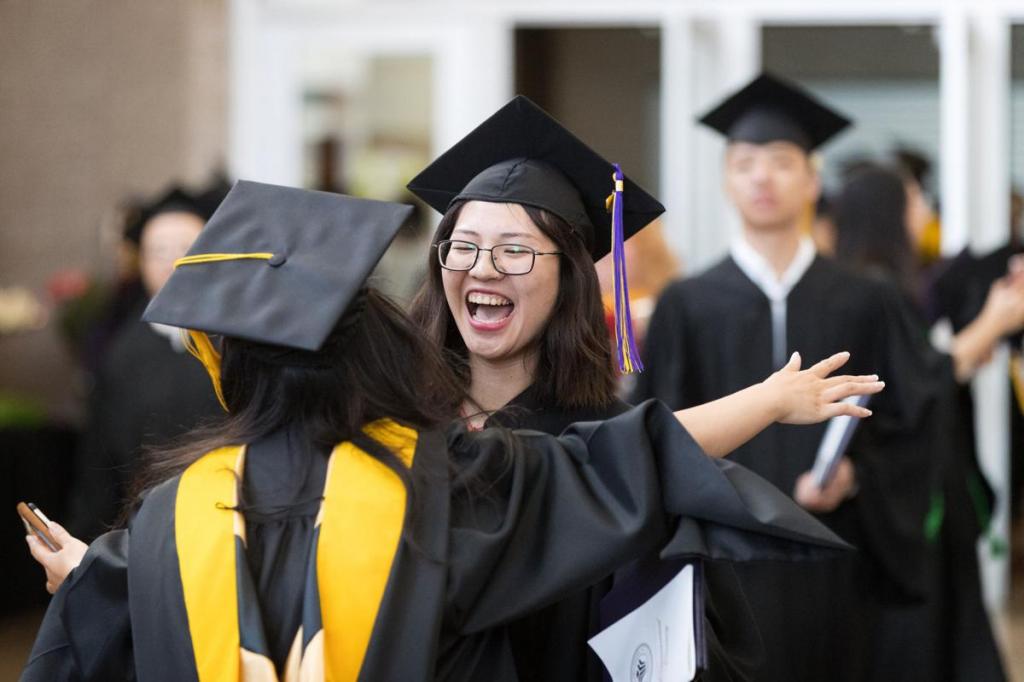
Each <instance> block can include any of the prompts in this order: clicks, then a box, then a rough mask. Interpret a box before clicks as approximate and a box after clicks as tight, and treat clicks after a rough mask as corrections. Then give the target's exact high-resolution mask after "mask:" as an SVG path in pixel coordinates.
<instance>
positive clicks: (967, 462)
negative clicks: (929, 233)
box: [833, 163, 1024, 680]
mask: <svg viewBox="0 0 1024 682" xmlns="http://www.w3.org/2000/svg"><path fill="white" fill-rule="evenodd" d="M919 197H920V188H919V186H916V184H915V183H913V182H911V181H908V179H907V178H906V177H905V176H901V175H900V174H899V173H897V172H896V171H893V170H890V169H888V168H885V167H883V166H880V165H872V164H869V163H862V164H859V165H858V166H856V167H855V168H854V169H853V170H851V171H850V172H849V174H848V176H847V177H846V178H845V179H844V182H843V186H842V188H841V190H840V192H839V195H838V197H837V198H836V201H835V204H834V208H833V218H834V221H835V228H836V237H837V239H836V242H835V257H836V258H837V260H839V261H840V262H841V263H843V264H845V265H847V266H849V267H851V268H853V269H854V270H856V271H858V272H860V273H862V274H864V275H866V276H868V277H871V278H875V279H878V280H881V281H882V282H885V283H886V284H887V285H889V286H890V287H892V289H893V291H894V296H893V302H894V303H895V305H894V306H892V307H893V309H892V310H890V311H889V315H890V316H891V317H892V318H893V319H894V320H896V321H895V322H894V323H893V324H892V325H891V327H892V328H893V329H896V330H899V332H900V341H899V342H900V343H901V344H902V346H903V347H904V348H905V349H906V351H907V352H908V353H909V354H911V355H912V356H917V358H916V359H917V360H919V362H912V363H906V365H907V366H905V367H904V371H905V372H911V371H913V370H914V368H917V369H918V371H917V372H915V376H914V377H913V385H912V390H913V392H914V393H915V394H916V395H917V398H916V401H917V404H918V405H920V410H921V411H920V413H919V415H918V417H917V424H918V426H917V427H916V429H917V434H916V436H915V437H914V438H913V439H912V440H911V441H909V442H908V443H907V447H908V448H915V449H922V450H923V451H925V452H928V453H929V458H930V460H931V462H932V474H931V475H932V481H931V484H930V487H931V496H930V497H931V507H930V509H929V512H928V516H927V517H926V520H925V524H924V528H922V532H923V533H924V534H925V537H926V540H927V542H928V547H929V551H930V554H929V556H928V561H927V566H926V571H925V576H926V581H927V591H926V600H925V602H924V603H923V604H919V605H913V606H893V605H888V606H887V607H886V608H885V609H883V611H882V613H881V617H880V618H881V620H880V624H879V627H878V629H877V631H876V639H875V641H876V647H877V652H876V656H877V660H876V668H875V670H874V671H873V674H872V677H873V678H874V679H911V678H915V677H920V678H921V679H928V680H947V679H948V680H1002V679H1005V674H1004V673H1003V670H1002V663H1001V661H1000V655H999V651H998V648H997V646H996V644H995V640H994V638H993V635H992V628H991V625H990V623H989V618H988V614H987V612H986V610H985V606H984V603H983V600H982V594H981V582H980V574H979V570H978V562H977V556H976V555H975V545H976V543H977V542H978V539H979V538H980V537H982V536H983V535H986V534H987V533H988V532H989V520H990V519H991V514H992V503H993V495H992V491H991V488H990V487H989V486H988V484H987V482H986V481H985V477H984V475H983V474H982V473H981V469H980V467H979V465H978V461H977V452H976V449H975V439H974V437H973V433H974V423H973V418H972V416H973V412H972V411H971V410H970V405H969V404H968V405H964V404H963V399H964V397H965V395H966V397H967V400H968V401H969V393H967V392H965V391H963V390H961V389H960V388H959V386H958V385H961V386H962V385H964V384H966V383H967V382H968V381H969V380H970V378H971V377H972V376H973V375H974V374H975V373H976V372H977V370H978V368H980V367H981V366H982V365H983V364H984V363H986V362H988V361H989V359H991V357H992V354H993V350H994V348H995V347H996V345H997V344H998V343H999V342H1000V341H1001V340H1002V338H1003V337H1004V336H1006V335H1008V334H1011V333H1016V332H1017V331H1019V330H1020V328H1021V327H1022V326H1024V277H1022V276H1015V275H1012V274H1010V275H1006V276H1005V277H1003V278H1001V279H1000V280H998V281H997V282H995V283H994V284H992V286H991V287H990V291H989V293H988V296H987V297H986V300H985V304H984V306H983V308H982V310H981V311H980V312H979V314H978V315H977V316H976V317H975V318H974V319H972V320H971V321H970V322H969V323H968V324H967V325H966V326H965V328H963V329H961V330H959V331H958V333H957V335H956V336H954V337H953V339H952V341H951V343H950V345H949V354H948V355H944V354H942V353H939V352H938V351H936V350H935V349H934V348H933V347H932V346H931V343H930V342H929V339H928V329H929V323H928V320H927V317H926V316H925V314H924V310H923V308H922V306H921V292H920V288H919V286H918V277H917V271H918V270H919V269H920V268H921V265H920V260H919V259H918V258H915V255H916V254H920V253H921V249H920V247H919V244H920V241H921V240H922V239H923V238H924V236H925V234H926V232H925V231H924V230H921V229H919V227H920V223H918V224H916V225H915V224H914V222H913V219H914V216H915V210H914V208H913V203H914V202H915V201H918V200H919Z"/></svg>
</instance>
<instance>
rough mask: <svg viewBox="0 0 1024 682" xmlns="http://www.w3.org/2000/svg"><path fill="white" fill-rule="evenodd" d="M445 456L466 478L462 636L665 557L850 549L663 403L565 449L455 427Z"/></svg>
mask: <svg viewBox="0 0 1024 682" xmlns="http://www.w3.org/2000/svg"><path fill="white" fill-rule="evenodd" d="M449 449H450V451H451V453H452V456H453V458H454V466H455V470H456V472H457V474H456V476H455V480H454V482H453V488H452V490H453V492H452V508H451V517H452V518H451V529H450V533H451V538H450V565H449V585H448V596H447V601H448V611H449V618H450V619H451V622H452V623H454V624H455V627H456V628H457V629H458V630H459V631H461V632H462V633H464V634H469V633H473V632H478V631H481V630H484V629H486V628H490V627H494V626H497V625H500V624H502V623H504V622H507V621H508V620H510V619H513V618H516V617H518V616H521V615H523V614H525V613H528V612H530V611H533V610H536V609H538V608H540V607H543V606H545V605H546V604H548V603H551V602H552V601H554V600H556V599H558V598H559V597H561V596H562V595H564V594H565V593H566V592H570V591H572V590H575V589H580V588H582V587H585V586H587V585H590V584H592V583H594V582H596V581H597V580H599V579H601V578H602V577H604V576H606V575H609V574H610V573H611V572H612V571H614V570H616V569H617V568H620V567H622V566H624V565H625V564H627V563H628V562H630V561H632V560H634V559H638V558H640V557H642V556H643V555H645V554H646V553H648V552H651V551H654V550H657V549H661V556H662V557H663V558H702V559H726V560H730V561H737V560H739V561H742V560H752V559H794V558H808V557H814V556H821V555H824V554H830V553H832V552H834V551H835V550H841V549H846V548H848V545H846V543H844V542H843V541H842V540H841V539H839V537H838V536H836V535H835V534H833V533H832V532H831V531H830V530H828V529H827V528H825V526H823V525H822V524H820V523H819V522H818V521H816V520H815V519H814V518H813V517H811V516H810V515H809V514H807V513H806V512H804V511H803V510H801V509H800V508H799V507H798V506H797V505H796V504H795V503H794V502H793V501H792V500H790V499H789V498H788V497H787V496H786V495H784V494H783V493H781V492H780V491H779V490H778V489H776V488H775V487H774V486H772V485H770V484H769V483H767V482H766V481H764V479H762V478H760V477H759V476H757V475H756V474H753V473H752V472H750V471H749V470H747V469H744V468H743V467H741V466H739V465H737V464H734V463H732V462H728V461H724V460H717V459H712V458H710V457H708V456H707V455H706V454H704V452H703V451H702V450H701V449H700V446H699V445H698V444H697V443H696V441H694V440H693V438H692V437H691V436H690V434H689V433H688V432H687V431H686V430H685V429H684V428H683V427H682V425H681V424H680V423H679V421H678V420H677V419H676V417H675V415H673V414H672V412H670V411H669V410H668V409H667V408H666V407H665V406H664V405H663V404H661V403H659V402H656V401H649V402H647V403H645V404H643V405H640V406H638V407H636V408H634V409H632V410H630V411H628V412H626V413H624V414H622V415H620V416H618V417H615V418H613V419H610V420H608V421H604V422H585V423H581V424H575V425H573V426H571V427H570V428H569V429H567V430H566V432H565V433H564V434H563V435H562V436H559V437H554V436H549V435H545V434H540V433H536V432H512V433H510V432H507V431H502V430H498V429H489V430H487V431H484V432H480V433H467V432H466V431H465V430H464V429H462V428H460V427H453V429H452V430H451V431H450V432H449Z"/></svg>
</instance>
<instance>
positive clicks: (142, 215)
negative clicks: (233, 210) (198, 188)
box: [124, 185, 215, 244]
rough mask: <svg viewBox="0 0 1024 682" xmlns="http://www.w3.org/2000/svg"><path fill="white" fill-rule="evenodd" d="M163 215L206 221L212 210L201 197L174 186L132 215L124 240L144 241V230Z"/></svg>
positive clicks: (126, 227)
mask: <svg viewBox="0 0 1024 682" xmlns="http://www.w3.org/2000/svg"><path fill="white" fill-rule="evenodd" d="M213 208H215V207H213ZM162 213H191V214H192V215H195V216H198V217H199V218H201V219H202V220H203V221H205V220H206V219H207V218H209V217H210V214H211V213H212V209H209V208H207V207H205V206H204V205H203V203H202V201H201V200H200V198H199V197H197V196H195V195H194V194H192V193H190V192H188V191H187V190H185V189H184V188H182V187H180V186H178V185H174V186H171V187H168V188H167V189H166V190H165V191H164V192H163V193H162V194H160V195H159V196H158V197H157V198H156V199H154V200H152V201H150V202H148V203H145V204H142V206H141V207H139V209H138V210H137V211H135V212H133V213H132V215H131V218H130V220H129V221H128V223H127V225H126V226H125V230H124V238H125V239H127V240H129V241H132V242H135V243H136V244H138V243H139V241H141V239H142V228H144V227H145V226H146V223H148V222H149V221H150V220H152V219H153V218H155V217H157V216H158V215H160V214H162Z"/></svg>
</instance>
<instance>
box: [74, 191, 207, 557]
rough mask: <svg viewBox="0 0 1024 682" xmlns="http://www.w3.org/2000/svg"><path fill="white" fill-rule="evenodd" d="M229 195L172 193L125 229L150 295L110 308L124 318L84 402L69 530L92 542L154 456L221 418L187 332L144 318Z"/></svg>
mask: <svg viewBox="0 0 1024 682" xmlns="http://www.w3.org/2000/svg"><path fill="white" fill-rule="evenodd" d="M222 190H223V187H222V186H221V184H220V183H218V184H217V186H216V187H214V188H212V189H210V190H208V192H207V193H204V194H203V195H192V194H190V193H188V192H187V191H185V190H183V189H181V188H178V187H175V188H172V189H170V190H168V191H167V192H165V193H164V194H163V195H162V196H160V197H159V198H157V199H156V200H154V201H153V202H151V203H150V204H148V205H145V206H143V207H142V209H141V210H140V211H139V214H138V216H137V217H136V219H135V220H134V221H132V222H131V223H130V224H129V225H128V229H127V231H126V233H125V237H126V239H128V240H129V241H131V242H132V243H137V244H138V263H139V282H140V283H141V287H142V293H143V295H142V296H139V297H136V298H135V300H134V301H131V302H128V301H125V300H123V299H120V300H119V299H116V298H115V299H114V300H113V304H114V305H115V306H117V307H124V308H127V311H126V312H125V313H124V314H123V315H122V316H121V319H122V323H121V324H120V325H119V326H118V327H117V329H116V331H114V332H113V333H112V335H111V339H110V341H109V342H108V343H107V344H106V345H105V347H104V349H103V354H102V356H101V357H100V358H99V359H98V361H97V371H96V374H95V382H94V385H93V387H92V390H91V391H90V393H89V395H88V398H87V404H88V418H87V421H86V424H85V429H84V432H83V437H82V444H81V446H80V447H79V451H78V461H77V463H76V467H75V471H76V475H75V477H74V481H73V483H74V491H73V497H72V503H71V507H70V513H69V514H68V517H67V523H66V525H67V527H68V529H69V530H70V531H71V532H72V534H74V535H76V536H77V537H80V538H83V539H84V540H86V541H89V540H91V539H92V538H94V537H95V536H97V535H99V534H100V533H101V532H103V531H105V530H107V529H108V528H109V527H110V526H111V524H113V523H114V522H115V521H116V520H117V517H118V514H119V512H120V509H121V506H122V505H123V503H124V502H125V500H126V499H128V490H129V486H130V484H131V480H132V478H133V477H134V475H135V474H136V472H137V471H138V470H139V467H140V466H141V465H142V458H143V456H144V452H145V450H146V448H147V447H156V446H161V445H166V444H167V443H169V442H171V441H172V440H173V439H174V438H175V437H177V436H179V435H181V434H183V433H185V432H187V431H189V430H191V429H193V428H195V427H196V426H198V425H199V424H200V423H201V422H203V421H204V420H209V419H213V418H214V417H216V416H217V415H218V414H220V406H219V405H218V404H217V400H216V398H215V396H214V395H213V393H212V391H211V390H210V382H209V378H208V377H207V375H206V371H205V370H204V369H203V367H202V366H201V365H200V364H199V363H197V362H195V360H194V359H193V358H192V356H191V355H190V354H189V353H188V352H186V350H185V345H184V342H183V341H182V337H181V330H179V329H176V328H173V327H166V326H163V325H152V324H147V323H144V322H142V321H140V319H139V318H140V317H141V315H142V311H143V310H145V307H146V304H147V303H148V302H149V299H151V298H152V297H153V296H154V295H155V294H156V293H157V292H158V291H159V290H160V288H161V287H162V286H163V285H164V283H165V282H166V281H167V280H168V279H169V278H170V276H171V273H172V272H173V271H174V262H175V261H176V260H177V259H179V258H181V257H182V256H184V255H185V254H186V252H187V251H188V249H189V247H190V246H191V245H192V242H193V241H195V238H196V237H197V236H199V232H200V230H202V228H203V224H204V223H205V222H206V220H207V218H209V216H210V214H211V211H210V208H211V207H215V205H216V203H219V202H217V201H216V199H217V197H218V195H219V196H220V197H221V198H222V197H223V195H220V194H219V193H220V192H221V191H222ZM204 197H205V199H204Z"/></svg>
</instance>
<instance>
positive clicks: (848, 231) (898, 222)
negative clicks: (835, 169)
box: [834, 163, 914, 294]
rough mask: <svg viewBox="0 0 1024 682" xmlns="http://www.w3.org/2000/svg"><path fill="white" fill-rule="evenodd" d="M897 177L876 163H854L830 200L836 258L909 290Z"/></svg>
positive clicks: (902, 195) (902, 193) (909, 259)
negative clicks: (839, 190) (834, 230)
mask: <svg viewBox="0 0 1024 682" xmlns="http://www.w3.org/2000/svg"><path fill="white" fill-rule="evenodd" d="M906 209H907V192H906V188H905V187H904V185H903V178H902V177H901V176H900V175H899V174H898V173H896V172H895V171H892V170H889V169H888V168H885V167H884V166H880V165H877V164H867V163H862V164H858V165H857V166H856V167H854V168H853V169H851V170H850V171H849V173H848V174H847V176H846V178H845V181H844V183H843V188H842V191H841V192H840V193H839V196H838V198H837V199H836V202H835V207H834V217H835V224H836V232H837V235H836V259H837V260H839V261H840V262H843V263H845V264H847V265H848V266H850V267H852V268H854V269H855V270H858V271H861V272H867V273H873V274H876V275H881V276H884V277H886V278H888V279H890V280H892V281H894V282H896V283H897V284H898V285H899V286H900V287H901V288H902V289H903V290H904V292H905V293H907V294H913V288H914V287H913V275H914V273H913V267H914V258H913V248H912V246H911V244H910V237H909V236H908V235H907V224H906Z"/></svg>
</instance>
